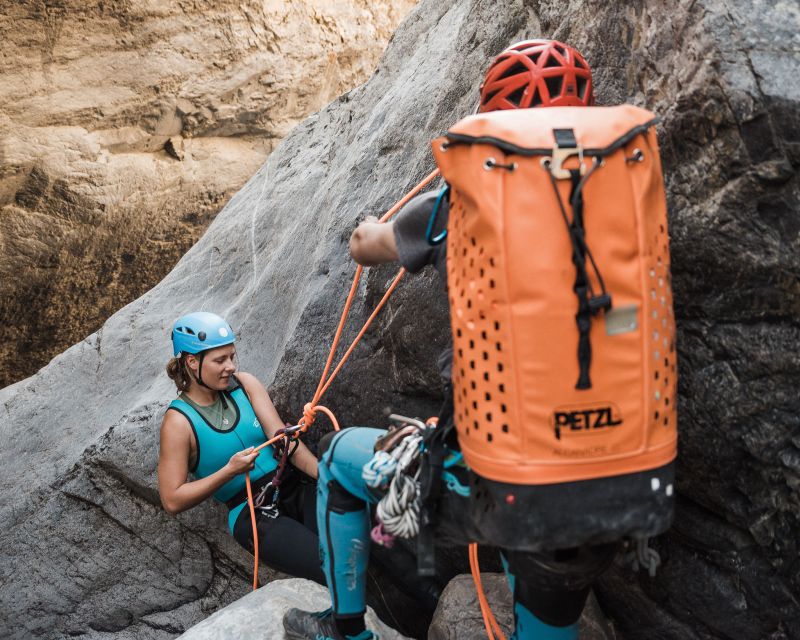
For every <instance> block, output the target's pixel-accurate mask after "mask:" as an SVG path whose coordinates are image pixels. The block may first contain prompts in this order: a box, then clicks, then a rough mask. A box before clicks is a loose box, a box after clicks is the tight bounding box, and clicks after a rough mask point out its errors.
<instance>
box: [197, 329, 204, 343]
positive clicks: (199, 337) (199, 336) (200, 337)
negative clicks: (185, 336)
mask: <svg viewBox="0 0 800 640" xmlns="http://www.w3.org/2000/svg"><path fill="white" fill-rule="evenodd" d="M197 338H198V339H199V340H200V342H203V340H205V339H206V332H205V331H201V332H200V333H198V334H197Z"/></svg>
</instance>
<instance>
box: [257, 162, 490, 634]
mask: <svg viewBox="0 0 800 640" xmlns="http://www.w3.org/2000/svg"><path fill="white" fill-rule="evenodd" d="M438 175H439V169H434V170H433V171H431V172H430V173H429V174H428V175H427V176H425V177H424V178H423V179H422V181H421V182H420V183H419V184H418V185H417V186H416V187H414V188H413V189H412V190H411V191H409V192H408V193H407V194H406V195H404V196H403V197H402V198H401V199H400V200H399V201H398V202H397V203H396V204H395V205H394V206H393V207H392V208H391V209H389V211H387V212H386V213H385V214H384V215H383V216H382V217H381V219H380V222H386V221H387V220H388V219H389V218H391V217H392V216H393V215H394V214H395V213H397V212H398V211H399V210H400V209H401V208H402V207H403V205H405V204H406V203H407V202H408V201H409V200H411V198H413V197H414V196H415V195H417V194H418V193H419V192H420V191H422V190H423V189H424V188H425V187H426V186H427V185H428V184H429V183H430V182H431V181H432V180H434V179H435V178H436V177H437V176H438ZM363 272H364V267H362V266H361V265H359V266H358V268H357V269H356V273H355V276H354V277H353V284H352V285H350V291H349V292H348V294H347V299H346V300H345V303H344V309H343V310H342V316H341V318H340V319H339V324H338V326H337V327H336V333H335V334H334V336H333V341H332V343H331V348H330V351H329V352H328V358H327V360H326V361H325V367H324V368H323V370H322V375H321V376H320V379H319V384H318V385H317V390H316V391H315V392H314V398H313V400H312V401H311V402H309V403H307V404H306V405H305V406H304V407H303V417H302V418H301V419H300V421H299V422H298V424H299V425H300V430H299V431H297V432H295V433H293V434H292V435H285V434H281V435H279V436H275V437H274V438H271V439H269V440H267V441H266V442H265V443H264V444H261V445H259V446H258V447H256V448H255V451H261V449H264V448H265V447H267V446H269V445H271V444H272V443H273V442H276V441H278V440H280V439H281V438H284V439H285V440H286V446H287V447H288V446H289V443H290V441H291V440H292V439H295V438H299V437H300V433H301V432H305V431H307V430H308V428H309V427H310V426H311V425H312V424H314V420H315V419H316V414H317V411H322V413H324V414H325V415H327V416H328V418H329V419H330V421H331V423H332V424H333V428H334V430H335V431H339V428H340V427H339V422H338V421H337V420H336V416H334V415H333V412H332V411H331V410H330V409H328V408H327V407H323V406H322V405H320V404H319V400H320V398H321V397H322V395H323V394H324V393H325V392H326V391H327V390H328V387H330V386H331V383H332V382H333V379H334V378H335V377H336V376H337V375H338V374H339V372H340V371H341V369H342V367H343V366H344V363H345V362H346V361H347V359H348V358H349V357H350V354H351V353H353V350H354V349H355V348H356V345H357V344H358V343H359V341H360V340H361V338H362V337H363V336H364V334H365V333H366V332H367V329H369V326H370V325H371V324H372V321H373V320H375V318H376V317H377V315H378V313H379V312H380V311H381V309H383V307H384V305H385V304H386V302H387V301H388V300H389V297H390V296H391V295H392V293H393V292H394V290H395V289H396V288H397V285H398V284H399V283H400V280H402V278H403V276H404V275H405V273H406V271H405V269H400V271H399V272H398V274H397V275H396V276H395V278H394V280H393V281H392V283H391V284H390V285H389V288H388V289H387V291H386V293H385V294H384V295H383V298H381V301H380V302H379V303H378V306H377V307H376V308H375V310H374V311H373V312H372V314H371V315H370V317H369V318H367V321H366V323H364V326H363V327H362V328H361V331H359V332H358V335H357V336H356V337H355V339H354V340H353V342H352V343H351V345H350V346H349V347H348V349H347V351H346V352H345V354H344V355H343V356H342V359H341V360H340V361H339V364H338V365H336V368H335V369H334V370H333V373H331V375H330V377H328V372H329V371H330V369H331V366H332V365H333V358H334V356H335V355H336V350H337V349H338V347H339V342H340V340H341V338H342V333H343V331H344V325H345V323H346V321H347V316H348V315H349V313H350V308H351V307H352V306H353V300H354V299H355V295H356V291H358V283H359V280H360V279H361V274H362V273H363ZM326 378H327V379H326ZM244 480H245V485H246V486H247V504H248V506H249V507H250V522H251V524H252V525H253V557H254V566H253V591H255V590H256V589H258V529H257V527H256V511H255V506H254V505H253V491H252V488H251V486H250V472H249V471H248V472H245V476H244ZM503 640H505V639H503Z"/></svg>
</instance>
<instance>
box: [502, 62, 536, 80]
mask: <svg viewBox="0 0 800 640" xmlns="http://www.w3.org/2000/svg"><path fill="white" fill-rule="evenodd" d="M529 71H530V68H529V67H528V65H526V64H525V63H524V62H520V61H519V60H517V61H516V62H515V63H514V64H513V65H511V66H510V67H509V68H508V71H506V72H505V73H504V74H503V77H504V78H510V77H511V76H516V75H519V74H520V73H525V74H527V73H528V72H529Z"/></svg>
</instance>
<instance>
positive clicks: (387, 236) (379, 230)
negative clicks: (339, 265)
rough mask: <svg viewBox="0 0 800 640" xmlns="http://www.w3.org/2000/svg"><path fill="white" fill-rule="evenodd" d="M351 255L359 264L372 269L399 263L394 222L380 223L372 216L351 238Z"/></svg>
mask: <svg viewBox="0 0 800 640" xmlns="http://www.w3.org/2000/svg"><path fill="white" fill-rule="evenodd" d="M350 255H352V256H353V259H354V260H355V261H356V262H358V264H360V265H363V266H365V267H372V266H375V265H377V264H384V263H385V262H397V260H398V259H399V258H400V255H399V254H398V252H397V242H396V241H395V238H394V223H393V222H383V223H381V222H378V219H377V218H374V217H372V216H370V217H369V218H367V219H366V220H364V222H362V223H361V224H360V225H358V227H356V230H355V231H353V235H351V236H350Z"/></svg>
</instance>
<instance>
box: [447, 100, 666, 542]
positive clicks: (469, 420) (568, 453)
mask: <svg viewBox="0 0 800 640" xmlns="http://www.w3.org/2000/svg"><path fill="white" fill-rule="evenodd" d="M654 124H655V118H654V116H653V114H651V113H649V112H648V111H645V110H643V109H640V108H637V107H633V106H619V107H551V108H541V109H517V110H507V111H495V112H491V113H485V114H479V115H474V116H470V117H468V118H465V119H464V120H461V121H460V122H459V123H457V124H456V125H455V126H453V127H452V128H451V129H450V130H449V131H448V132H447V134H446V135H444V136H442V137H440V138H438V139H437V140H435V141H434V143H433V150H434V155H435V156H436V161H437V163H438V165H439V167H440V169H441V172H442V175H443V176H444V179H445V180H446V181H447V183H448V185H449V186H450V209H449V218H448V226H447V275H448V288H449V297H450V307H451V323H452V332H453V351H454V353H453V387H454V421H455V425H456V429H457V432H458V440H459V444H460V446H461V448H462V451H463V453H464V458H465V460H466V462H467V463H468V465H469V467H470V468H471V469H472V471H473V472H474V474H475V475H476V476H477V484H476V486H475V487H473V489H474V493H475V495H474V496H473V505H474V506H473V511H474V512H475V513H476V514H477V515H478V516H479V519H481V518H483V520H484V521H485V522H484V525H485V526H484V531H486V532H487V536H488V537H489V538H490V539H491V541H493V542H495V543H497V544H512V546H513V543H514V542H519V539H520V536H521V537H522V538H525V539H527V542H524V541H523V542H522V543H520V544H518V546H523V547H529V548H537V547H541V546H550V547H553V546H555V547H556V548H560V547H563V546H571V545H577V544H582V543H584V542H593V541H594V542H598V541H604V540H611V539H618V538H619V537H622V536H626V535H633V536H634V537H636V536H639V537H645V536H648V535H653V534H655V533H660V532H661V531H663V530H664V529H665V528H666V527H667V526H669V523H670V521H671V517H672V506H673V498H672V494H673V464H672V462H673V460H674V458H675V455H676V447H677V431H676V412H675V401H676V376H677V371H676V354H675V320H674V316H673V310H672V292H671V287H670V263H669V240H668V235H667V217H666V202H665V196H664V184H663V179H662V175H661V163H660V159H659V155H658V144H657V141H656V135H655V129H654ZM544 512H546V513H544ZM493 513H494V514H495V516H498V517H499V520H500V521H501V522H503V521H507V519H508V518H512V519H513V518H514V517H516V518H517V520H519V516H520V515H521V514H522V515H523V516H524V517H523V518H522V520H523V522H524V525H522V526H523V528H524V532H523V533H521V532H520V531H514V532H511V533H507V531H508V527H506V528H505V530H504V528H503V527H504V525H498V524H497V520H498V517H495V518H494V519H492V518H491V517H490V516H491V515H492V514H493ZM486 514H488V516H487V515H486ZM487 518H488V521H487ZM490 521H493V522H494V524H493V523H492V522H490ZM504 536H512V537H514V540H506V539H504ZM498 538H499V539H498Z"/></svg>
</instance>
